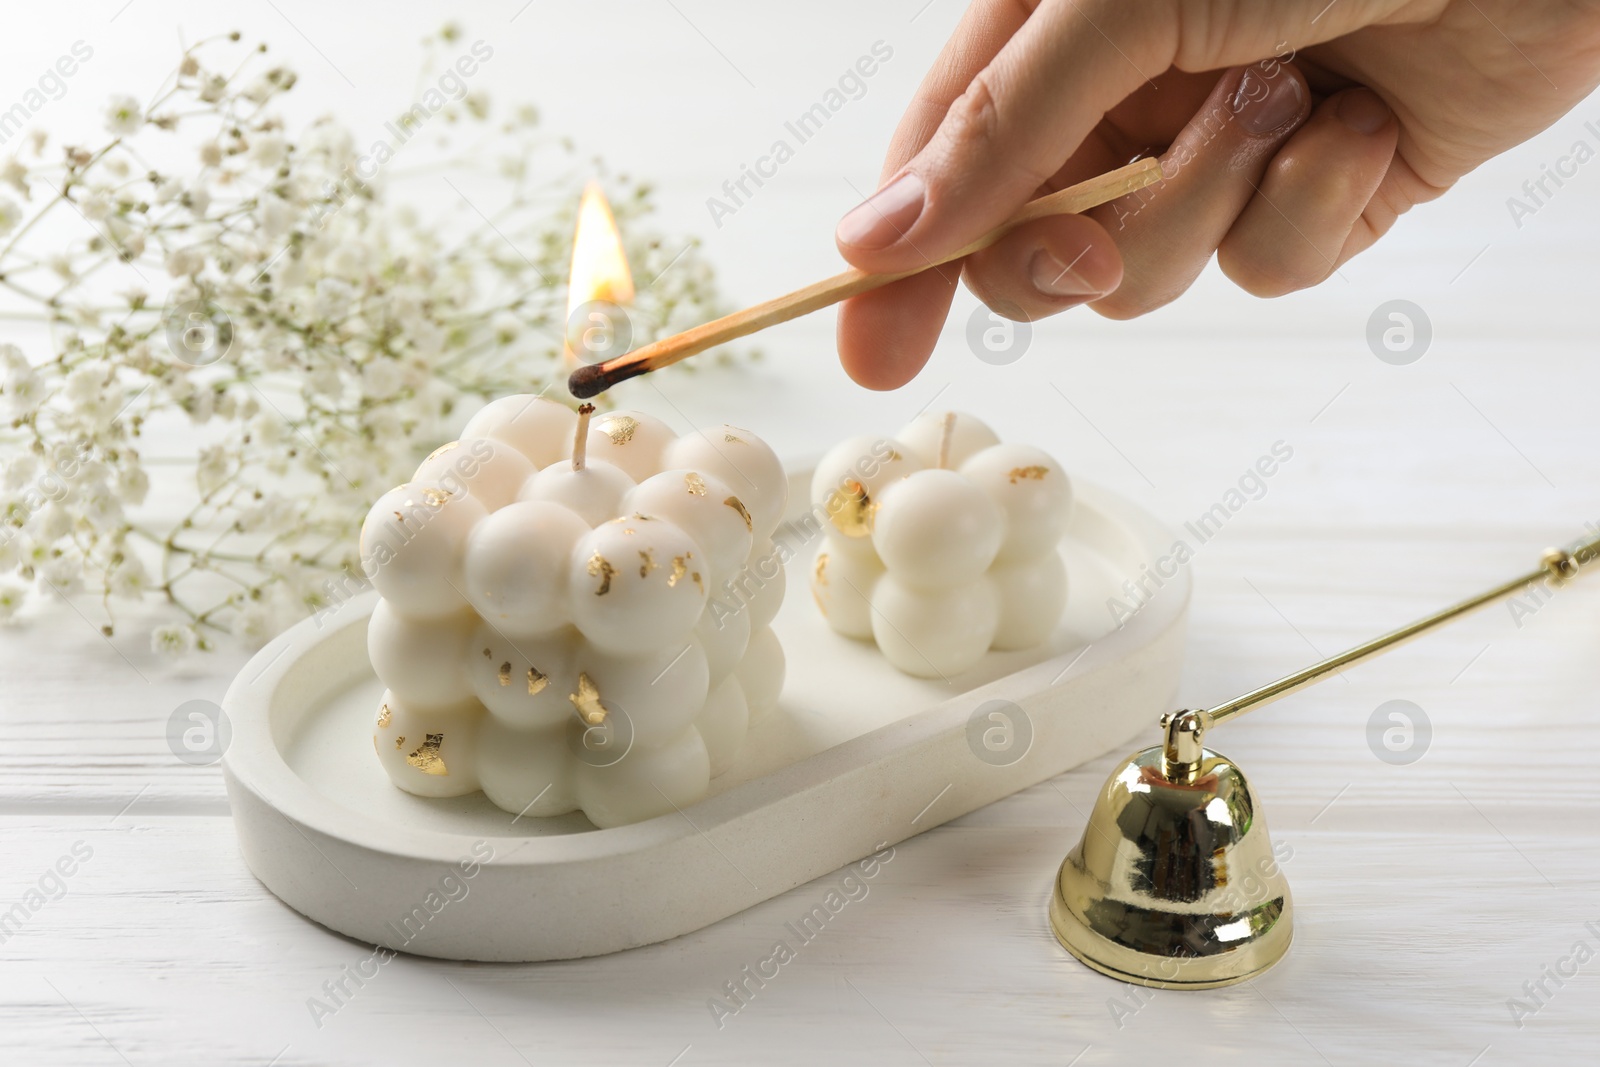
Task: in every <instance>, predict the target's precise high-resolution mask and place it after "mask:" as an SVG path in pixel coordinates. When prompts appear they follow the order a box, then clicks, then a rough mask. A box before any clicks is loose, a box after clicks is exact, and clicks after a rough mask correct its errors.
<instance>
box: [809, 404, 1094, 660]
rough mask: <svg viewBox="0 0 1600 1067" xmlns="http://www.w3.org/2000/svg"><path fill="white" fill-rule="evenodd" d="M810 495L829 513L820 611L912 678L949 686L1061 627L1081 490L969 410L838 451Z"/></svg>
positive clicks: (817, 592) (820, 556)
mask: <svg viewBox="0 0 1600 1067" xmlns="http://www.w3.org/2000/svg"><path fill="white" fill-rule="evenodd" d="M811 497H812V504H813V506H814V507H815V508H816V509H818V510H819V511H822V512H824V513H826V514H827V516H828V519H829V524H828V526H827V527H826V530H827V538H826V542H825V543H824V544H823V546H822V548H821V550H820V551H819V552H818V553H817V558H816V565H815V567H814V569H813V571H812V579H811V591H812V594H813V595H814V597H815V599H816V602H817V606H818V607H819V608H820V609H821V611H822V614H823V615H824V616H825V617H826V618H827V620H828V623H829V625H831V626H832V627H833V628H834V629H835V630H837V631H838V632H839V633H842V634H845V635H846V636H849V637H856V638H861V639H865V640H873V641H876V642H877V645H878V648H879V650H880V651H881V652H882V653H883V655H884V657H885V658H886V659H888V660H889V662H890V663H892V664H894V666H895V667H897V668H899V669H900V670H902V671H904V672H905V673H907V674H914V675H918V676H921V677H941V678H947V677H948V676H950V675H952V674H957V673H959V672H961V671H964V670H966V669H967V668H968V667H970V666H972V665H973V664H974V663H976V662H977V661H978V659H979V657H981V656H982V655H983V654H984V653H985V652H986V651H988V650H989V649H990V648H991V647H992V648H998V649H1019V648H1030V647H1032V646H1034V645H1037V644H1039V643H1040V642H1041V641H1043V640H1045V638H1047V637H1049V636H1050V634H1051V632H1052V631H1054V629H1055V627H1056V624H1057V623H1058V622H1060V620H1061V612H1062V608H1063V607H1064V605H1065V603H1066V595H1067V571H1066V566H1065V564H1064V563H1063V562H1062V559H1061V554H1060V542H1061V537H1062V535H1063V534H1064V533H1065V531H1066V527H1067V520H1068V518H1069V516H1070V514H1071V510H1072V485H1071V483H1070V482H1069V481H1068V479H1067V475H1066V472H1065V471H1064V470H1062V469H1061V465H1060V464H1059V463H1057V462H1056V461H1055V460H1054V459H1052V458H1051V457H1050V456H1049V455H1047V454H1046V453H1044V452H1042V451H1040V450H1039V449H1037V448H1033V447H1030V446H1028V445H1017V444H1001V443H1000V439H999V437H997V436H996V435H995V432H994V431H993V430H991V429H990V428H989V427H988V426H985V425H984V424H983V423H982V422H979V421H978V420H977V419H975V418H973V417H972V416H971V415H958V414H955V413H949V414H944V415H939V414H933V413H928V414H924V415H921V416H919V417H918V418H917V419H916V420H914V421H913V422H912V423H911V424H910V425H908V426H907V427H905V429H903V430H901V431H900V433H899V434H897V435H896V436H895V438H893V439H891V440H889V441H883V440H874V439H872V438H866V437H863V438H851V439H848V440H846V441H843V442H841V443H839V444H838V445H836V446H834V448H833V449H831V450H830V451H829V452H828V453H827V455H825V456H824V457H823V458H822V461H821V462H820V463H819V464H818V465H817V469H816V474H815V476H814V477H813V480H812V483H811Z"/></svg>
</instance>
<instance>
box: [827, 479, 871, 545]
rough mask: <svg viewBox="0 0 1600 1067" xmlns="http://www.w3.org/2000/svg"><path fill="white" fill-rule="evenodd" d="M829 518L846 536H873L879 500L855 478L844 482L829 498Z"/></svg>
mask: <svg viewBox="0 0 1600 1067" xmlns="http://www.w3.org/2000/svg"><path fill="white" fill-rule="evenodd" d="M829 504H830V507H829V509H828V519H829V521H831V522H832V523H833V525H834V527H835V528H836V529H837V530H838V531H839V532H840V533H842V534H844V535H845V536H846V537H858V538H859V537H871V536H872V520H873V517H874V516H875V515H877V513H878V502H877V501H876V500H874V499H872V496H871V495H870V494H869V493H868V492H867V487H866V486H864V485H862V484H861V483H860V482H858V481H856V480H855V479H854V478H849V479H846V480H845V481H844V482H842V483H841V484H840V486H839V488H838V490H837V491H836V492H835V493H834V494H833V496H832V497H831V498H830V500H829Z"/></svg>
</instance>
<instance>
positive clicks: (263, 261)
mask: <svg viewBox="0 0 1600 1067" xmlns="http://www.w3.org/2000/svg"><path fill="white" fill-rule="evenodd" d="M230 36H231V37H232V38H233V40H235V41H236V40H237V37H238V35H237V34H234V35H230ZM244 47H245V46H243V45H236V44H230V43H229V42H228V41H224V40H211V41H208V42H201V43H200V44H199V45H196V46H194V47H192V48H190V49H189V50H187V51H186V52H185V53H184V54H183V56H182V59H181V63H180V65H179V66H178V68H177V70H176V71H175V72H173V74H172V75H171V77H170V78H169V80H168V82H167V83H166V86H165V88H164V89H163V90H162V91H161V92H159V93H158V94H157V95H156V96H155V98H154V99H153V100H151V101H150V102H149V103H148V104H142V103H140V101H139V100H138V99H136V98H134V97H130V96H120V97H117V98H116V99H114V100H112V101H111V103H110V105H109V106H108V107H107V109H106V111H105V123H106V126H107V129H108V138H107V139H106V140H105V141H104V142H103V143H101V144H100V145H99V146H98V147H79V146H76V145H69V146H66V147H64V148H59V149H58V148H56V146H54V145H52V144H51V141H50V139H49V137H48V136H47V135H46V134H45V133H44V132H42V131H36V132H34V133H32V134H31V135H30V136H27V137H18V138H17V139H16V140H15V141H14V142H8V145H7V147H8V150H10V149H12V148H13V146H14V147H15V152H14V154H12V155H10V157H9V158H6V159H3V160H0V234H4V233H9V235H10V236H9V237H7V238H6V239H5V241H4V242H3V243H0V276H3V278H4V280H5V285H4V288H3V291H0V303H3V305H4V310H5V311H6V312H7V314H8V317H9V318H12V319H18V318H23V317H27V316H31V317H33V318H35V319H37V321H38V323H39V324H40V325H39V328H38V329H37V330H36V331H35V333H34V334H32V335H29V336H36V337H37V338H38V340H37V341H30V340H26V339H25V338H24V339H23V340H22V343H24V344H27V345H29V347H30V351H29V352H27V353H26V354H24V352H23V351H22V350H20V349H18V348H15V347H11V346H5V347H3V348H0V416H3V417H0V617H5V616H9V615H11V614H12V613H14V612H16V611H17V610H18V608H19V607H21V606H24V605H25V603H26V601H27V599H28V597H29V596H30V592H31V588H38V589H39V590H41V591H43V592H44V593H45V594H46V596H51V595H53V594H51V592H50V590H51V588H53V589H55V590H57V591H59V592H61V593H63V594H64V595H67V596H72V595H75V594H77V593H80V592H81V593H84V594H88V595H92V596H99V597H101V598H103V601H104V603H103V607H102V608H101V609H100V610H103V611H104V613H105V614H104V619H103V620H102V619H96V620H95V621H96V622H101V621H104V622H105V623H106V631H107V632H108V633H110V632H111V625H110V624H111V623H112V622H113V621H114V620H113V617H112V609H113V607H114V604H113V601H112V598H132V599H136V600H137V599H146V600H150V601H153V602H159V603H161V604H164V605H170V606H171V607H172V608H173V609H175V612H176V622H175V623H174V624H173V625H166V626H162V627H161V628H160V629H159V630H157V631H156V633H155V634H154V635H153V645H154V647H155V648H156V649H157V650H159V651H162V652H171V653H182V652H186V651H188V650H190V649H195V648H202V649H203V648H208V647H210V646H211V641H212V635H214V634H216V633H219V632H224V633H225V632H231V633H233V634H234V635H236V636H238V637H239V638H241V639H243V640H245V641H248V642H253V643H254V642H259V641H261V640H264V639H265V638H267V637H270V636H271V635H272V634H273V633H275V632H277V631H278V630H279V629H280V628H282V627H283V626H284V625H286V624H288V623H290V622H292V621H294V620H295V619H298V618H300V617H302V616H304V615H305V614H307V613H308V612H310V611H314V610H319V609H321V608H324V607H326V606H328V605H329V604H330V603H333V602H337V601H342V600H343V599H345V598H347V597H348V596H349V595H350V592H351V587H352V586H353V585H354V584H355V583H356V582H357V581H359V576H358V575H356V571H357V564H358V562H359V561H358V560H357V559H356V558H355V554H354V548H353V546H354V543H355V531H356V526H357V523H358V521H359V519H360V517H361V515H362V514H363V513H364V511H365V508H366V506H367V505H368V504H369V503H370V502H371V500H372V498H373V496H374V495H375V494H376V493H377V492H379V491H380V490H381V489H382V488H384V487H386V486H390V485H394V484H395V483H396V482H399V481H401V480H402V479H404V478H405V477H406V475H407V474H408V473H409V472H410V470H411V469H412V467H413V466H414V465H415V464H416V461H417V460H418V458H420V457H421V456H422V455H424V454H425V453H426V452H427V451H428V450H429V449H431V448H432V447H433V446H435V445H437V444H438V443H439V442H440V441H443V440H447V439H449V438H450V437H451V436H454V434H455V431H456V430H457V428H458V427H459V426H460V424H461V421H462V420H463V418H464V417H465V416H466V415H467V414H469V413H470V412H471V411H472V410H475V409H476V408H477V407H479V406H481V404H482V403H483V402H484V401H485V400H487V399H489V398H492V397H496V396H501V395H504V394H506V393H509V392H516V391H520V390H522V389H526V388H528V387H529V386H530V384H531V385H532V386H533V387H534V388H538V387H539V386H540V385H542V384H544V383H546V382H549V381H552V380H554V379H556V378H558V377H560V376H563V375H564V373H565V371H566V369H567V368H566V366H565V363H564V357H563V340H564V333H565V331H564V329H563V322H562V320H563V317H564V315H565V302H566V289H565V286H564V285H563V284H561V283H562V280H563V279H565V277H566V275H567V267H568V263H569V261H570V258H571V249H572V231H573V224H574V217H575V216H574V212H575V209H576V204H577V200H578V196H577V193H578V190H579V189H580V188H581V187H582V184H583V180H584V179H585V178H586V177H587V175H586V174H581V173H580V174H574V173H573V171H574V169H575V163H576V160H575V158H574V155H573V153H572V151H571V149H570V148H569V147H566V146H563V145H562V144H560V143H558V142H556V141H554V140H553V139H547V138H545V137H544V136H543V135H542V134H539V133H538V132H537V130H536V128H535V123H536V121H537V119H536V115H535V113H534V111H533V109H532V108H530V107H523V108H519V109H514V110H513V112H512V113H511V115H510V117H508V118H506V119H504V120H502V119H500V118H499V117H494V118H490V116H491V114H492V111H491V108H490V107H489V104H488V101H487V99H486V98H485V97H484V96H483V94H482V93H480V92H478V91H477V90H474V91H472V92H469V93H467V94H466V95H465V96H463V97H461V98H460V99H459V100H454V99H450V100H447V99H445V98H443V97H440V99H439V100H438V101H437V103H438V105H439V106H438V107H437V108H435V106H434V104H433V103H428V104H427V107H426V109H425V110H426V112H428V113H431V115H432V117H431V118H429V119H428V125H427V126H426V127H422V128H420V129H419V127H418V125H417V123H418V122H419V121H420V120H419V119H418V118H417V117H416V116H417V115H418V114H419V113H422V112H423V110H424V109H423V108H421V106H420V105H419V107H416V108H412V109H411V110H409V111H406V112H405V113H404V115H403V116H402V117H401V118H399V119H397V120H396V121H397V122H398V123H399V126H400V127H401V128H404V129H405V130H406V131H408V132H409V133H411V134H412V136H410V137H409V139H408V140H407V141H406V142H404V143H397V144H389V145H388V146H387V147H388V149H389V151H388V152H386V153H375V152H373V151H371V150H369V151H366V152H363V151H361V148H360V146H358V143H357V140H356V138H355V137H354V136H353V135H352V133H351V132H350V131H349V130H348V129H346V128H345V127H343V126H342V125H340V124H339V123H337V122H335V121H333V120H331V119H320V120H317V121H316V122H314V123H312V124H310V125H309V126H306V127H303V128H301V129H299V130H294V129H291V128H290V127H289V126H288V125H286V123H285V121H284V120H283V119H282V118H281V117H280V116H279V115H278V114H276V113H275V112H274V107H275V106H276V104H277V102H278V98H279V97H280V96H281V95H282V94H283V93H285V92H287V91H289V90H291V89H292V87H293V86H294V84H295V75H294V74H293V72H292V71H290V70H288V69H286V68H284V67H282V66H272V65H266V64H265V62H264V60H262V59H261V58H260V57H259V56H258V55H244V56H240V55H238V54H236V53H238V52H239V51H242V50H243V49H244ZM428 48H429V59H428V60H427V62H428V63H429V64H431V65H433V66H435V67H437V66H438V65H441V61H442V65H444V66H445V67H447V68H448V69H451V70H454V69H458V68H459V66H460V63H461V60H462V56H461V55H457V54H456V53H457V52H460V53H462V55H465V54H466V52H467V51H468V49H467V46H466V44H465V43H464V41H462V38H461V35H460V32H459V30H456V29H454V28H447V30H446V31H444V32H442V33H441V34H439V35H438V36H437V37H436V38H434V39H433V40H432V41H431V43H430V44H429V46H428ZM264 51H265V46H261V47H260V48H259V49H253V50H252V52H264ZM452 61H455V62H454V63H452ZM439 84H443V82H442V81H440V82H439ZM429 92H434V90H431V89H430V90H429ZM423 129H425V130H426V134H427V136H426V137H424V136H423V134H422V132H421V131H422V130H423ZM474 129H475V130H479V131H481V133H482V134H483V135H484V136H485V138H486V140H487V141H488V143H489V144H490V145H491V146H492V150H490V151H485V149H484V148H483V146H480V145H472V146H470V147H469V146H465V145H463V146H461V147H455V145H454V142H453V141H451V140H450V137H452V136H454V135H455V134H457V133H465V132H467V131H470V130H474ZM436 135H437V136H436ZM395 140H397V141H398V138H395ZM379 156H381V159H379ZM375 161H377V162H380V163H381V166H375V165H374V162H375ZM486 162H487V164H488V165H490V166H496V167H498V171H499V176H500V178H499V180H498V181H497V182H495V183H493V184H488V185H486V184H485V183H483V182H479V183H477V184H475V185H473V186H471V187H472V188H474V189H480V190H485V191H483V192H475V193H474V200H473V201H471V202H468V201H466V200H463V199H462V198H461V197H460V196H459V195H457V194H456V193H454V192H452V191H451V189H452V188H453V187H454V186H453V184H447V183H445V182H441V180H440V176H439V172H440V170H441V169H442V170H444V172H445V173H446V174H449V173H451V172H452V171H465V170H469V169H480V168H481V167H482V166H484V165H485V163H486ZM584 169H586V168H584ZM411 171H414V172H416V173H418V174H419V175H421V174H425V175H426V184H424V185H421V186H420V187H419V188H418V189H417V191H416V192H415V193H412V192H410V191H409V190H410V186H409V184H408V183H407V182H406V181H405V180H404V179H405V178H406V175H407V173H408V172H411ZM418 180H421V179H420V178H419V179H418ZM606 184H607V185H608V187H609V189H610V191H611V192H612V194H613V196H614V198H615V204H614V207H615V210H616V214H617V217H618V219H619V221H620V223H621V225H622V231H623V234H624V241H625V246H626V252H627V255H628V257H629V259H630V260H631V262H632V263H633V265H634V267H635V269H637V270H639V271H641V272H642V273H644V274H645V275H646V276H648V277H651V278H654V279H655V281H654V282H653V283H652V284H651V285H650V286H649V287H648V288H646V289H644V290H641V293H640V296H639V299H638V301H637V302H636V303H635V304H634V306H632V307H631V308H630V309H629V311H630V319H631V324H632V327H633V336H634V337H635V338H636V339H637V340H638V341H640V342H644V341H648V340H651V339H653V338H655V337H659V336H662V335H665V334H667V333H670V332H672V327H673V326H676V325H678V324H681V323H683V322H685V321H700V320H703V319H705V318H710V317H714V316H715V315H716V314H717V313H719V312H720V310H721V308H720V307H719V306H718V305H717V304H716V302H715V300H714V297H713V294H712V288H711V273H710V270H709V268H708V266H707V265H706V263H705V261H704V260H703V258H702V257H701V256H700V255H699V252H698V250H697V249H695V248H693V247H689V248H686V247H685V245H686V244H690V242H686V241H665V240H663V239H661V238H660V237H658V236H656V235H653V234H650V233H649V232H647V231H646V230H645V229H644V228H643V227H642V226H640V225H638V220H639V219H640V217H641V216H642V215H643V214H644V213H646V212H648V211H649V210H650V204H649V199H648V191H647V188H646V187H645V186H643V185H641V184H636V183H629V182H618V181H608V182H607V183H606ZM480 198H481V199H480ZM408 200H412V201H415V202H417V203H418V204H423V205H428V207H429V210H428V211H427V212H426V213H424V212H422V211H419V210H417V209H415V208H413V207H412V206H410V204H408V203H407V201H408ZM552 203H556V204H560V205H563V206H561V207H559V208H557V209H555V210H552V209H551V208H550V207H549V205H550V204H552ZM434 205H442V206H443V210H442V211H441V210H439V209H435V208H434ZM480 208H481V209H482V210H481V212H480V210H479V209H480ZM55 216H60V217H62V218H66V219H70V223H71V224H70V225H62V226H59V227H58V226H54V225H53V222H54V217H55ZM80 216H81V217H80ZM490 216H492V217H493V218H494V220H495V221H494V222H493V223H485V222H484V221H483V220H484V219H486V218H488V217H490ZM41 220H46V224H45V225H38V224H39V223H40V222H41ZM85 220H87V223H88V224H87V226H85ZM79 235H83V236H82V237H80V236H79ZM161 279H170V290H169V291H168V292H167V293H164V294H163V293H160V292H157V293H151V292H150V291H149V288H148V287H149V285H150V284H151V283H153V282H157V281H158V280H161ZM17 336H18V337H19V338H23V335H21V334H19V335H17ZM152 439H154V441H155V442H160V444H157V443H152ZM191 442H192V443H191ZM174 443H176V446H177V449H178V452H177V454H176V455H173V447H174ZM163 451H164V452H165V453H166V454H165V455H159V456H158V455H157V454H159V453H161V452H163ZM152 459H155V461H156V462H160V461H162V460H165V461H168V462H170V461H171V460H173V459H177V460H180V461H182V462H180V463H179V464H177V465H173V466H171V467H169V468H168V470H169V471H170V473H169V474H167V475H166V480H164V481H163V484H161V485H159V486H158V487H157V492H156V493H154V494H152V496H153V497H155V498H158V499H160V500H161V501H162V503H161V506H160V509H159V511H157V510H156V509H155V508H151V509H148V510H145V509H142V507H141V506H142V505H143V504H144V502H145V496H146V493H147V492H148V491H149V489H150V482H151V478H152V475H153V473H154V470H155V468H154V466H153V464H152ZM183 477H189V478H190V479H191V480H190V481H188V482H187V484H181V483H180V484H174V482H175V481H176V479H178V478H183ZM351 576H355V577H351ZM33 595H37V594H33ZM91 610H92V609H91Z"/></svg>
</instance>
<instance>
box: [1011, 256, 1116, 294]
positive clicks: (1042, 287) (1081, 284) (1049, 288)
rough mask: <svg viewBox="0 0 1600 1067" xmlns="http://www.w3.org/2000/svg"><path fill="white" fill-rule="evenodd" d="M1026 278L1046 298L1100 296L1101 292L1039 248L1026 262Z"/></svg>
mask: <svg viewBox="0 0 1600 1067" xmlns="http://www.w3.org/2000/svg"><path fill="white" fill-rule="evenodd" d="M1028 277H1029V278H1030V279H1031V280H1032V281H1033V287H1034V288H1035V289H1037V290H1039V291H1040V292H1041V293H1043V294H1045V295H1046V296H1081V297H1085V298H1088V297H1092V296H1100V295H1101V290H1100V289H1099V288H1098V287H1096V286H1093V285H1090V284H1089V283H1088V282H1087V281H1086V280H1085V279H1084V278H1083V276H1082V275H1080V274H1078V273H1077V272H1076V271H1074V270H1073V269H1072V268H1071V267H1070V266H1068V265H1067V264H1065V263H1063V262H1061V261H1060V260H1059V259H1057V258H1056V257H1055V256H1053V255H1051V254H1050V252H1049V250H1048V249H1044V248H1041V249H1039V251H1037V252H1035V253H1034V254H1033V259H1032V260H1030V261H1029V262H1028Z"/></svg>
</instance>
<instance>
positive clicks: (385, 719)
mask: <svg viewBox="0 0 1600 1067" xmlns="http://www.w3.org/2000/svg"><path fill="white" fill-rule="evenodd" d="M390 718H391V713H390V711H389V705H387V704H385V705H383V706H382V707H380V708H379V709H378V729H380V730H387V729H388V728H389V720H390Z"/></svg>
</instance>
